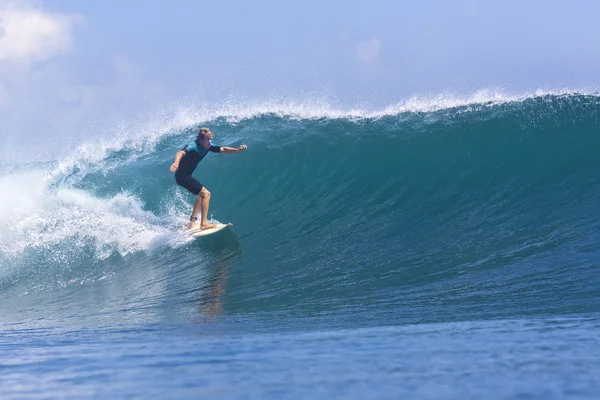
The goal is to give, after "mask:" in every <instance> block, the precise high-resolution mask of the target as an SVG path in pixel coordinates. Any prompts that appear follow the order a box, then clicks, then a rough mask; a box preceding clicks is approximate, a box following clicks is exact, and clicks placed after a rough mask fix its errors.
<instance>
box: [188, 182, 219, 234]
mask: <svg viewBox="0 0 600 400" xmlns="http://www.w3.org/2000/svg"><path fill="white" fill-rule="evenodd" d="M198 200H200V209H201V212H202V218H201V219H200V229H202V230H204V229H210V228H215V227H216V225H215V224H209V223H208V221H207V218H208V206H209V204H210V192H209V191H208V190H206V188H205V187H203V188H202V191H200V193H198ZM198 200H196V204H194V210H193V211H192V216H193V217H195V216H196V215H197V214H198V210H197V209H196V205H197V204H198ZM194 211H196V215H195V214H194Z"/></svg>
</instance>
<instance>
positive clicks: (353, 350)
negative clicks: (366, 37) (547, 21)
mask: <svg viewBox="0 0 600 400" xmlns="http://www.w3.org/2000/svg"><path fill="white" fill-rule="evenodd" d="M599 116H600V97H598V96H597V95H595V94H581V93H563V94H541V95H535V96H529V97H523V98H517V99H497V98H495V99H490V100H481V101H470V102H463V103H460V102H459V103H457V104H439V105H436V104H429V105H428V106H427V107H421V108H419V107H417V106H405V107H390V108H388V109H386V110H385V111H381V112H360V111H349V112H325V111H323V112H318V111H315V112H306V110H298V111H297V112H295V111H293V110H291V111H290V110H288V111H286V112H281V111H279V110H276V109H273V110H269V109H266V110H261V111H260V112H254V113H252V112H250V113H248V112H246V113H244V112H240V113H238V114H236V113H233V114H228V115H225V114H223V115H215V116H211V117H210V118H207V119H205V120H199V121H195V122H193V123H189V124H187V125H186V126H184V127H183V128H181V127H178V128H177V129H174V128H173V129H167V128H164V129H161V130H160V131H158V132H156V131H155V132H150V133H149V134H148V136H147V137H141V138H140V137H139V136H136V137H133V136H131V137H128V136H127V135H125V136H122V137H118V138H114V139H111V140H109V139H104V140H101V139H99V138H96V139H94V138H91V139H90V140H89V142H86V143H84V144H82V145H81V146H80V147H79V148H78V150H77V151H76V152H74V153H73V154H72V155H70V156H68V157H60V158H58V159H56V160H49V161H45V162H22V163H18V164H5V163H0V205H1V210H0V355H1V356H0V398H2V399H46V398H95V399H121V398H122V399H130V398H200V397H204V398H224V399H239V398H243V399H246V398H252V399H254V398H256V399H265V398H267V399H282V398H344V399H366V398H368V399H371V398H373V399H379V398H380V399H388V398H419V399H482V398H485V399H521V398H522V399H563V398H564V399H595V398H598V393H600V378H599V377H600V339H599V335H598V332H599V328H600V318H599V316H600V313H599V312H600V272H599V269H598V268H599V265H600V261H599V260H600V257H599V256H600V243H599V242H600V208H599V206H598V199H599V198H600V156H599V155H598V149H599V148H600V129H599ZM200 126H207V127H209V128H210V129H211V130H212V131H213V133H215V139H214V143H215V144H217V145H228V146H238V145H239V144H242V143H244V144H247V145H248V150H247V151H245V152H243V153H240V154H234V155H223V154H212V153H211V154H209V155H208V156H207V157H206V159H205V160H203V161H202V162H201V164H200V165H199V167H198V169H197V170H196V172H195V175H194V176H195V177H196V178H197V179H198V180H199V181H201V182H202V183H203V184H204V185H205V186H206V187H207V188H208V189H209V190H210V191H211V192H212V200H211V210H210V214H211V215H210V219H212V220H214V221H220V222H225V223H226V222H231V223H233V227H232V229H230V230H227V231H223V232H220V233H218V234H215V235H211V236H209V237H204V238H199V239H192V238H190V237H188V236H185V235H182V234H181V230H182V228H183V226H184V225H185V223H186V221H187V217H188V215H189V213H190V210H191V206H192V204H193V201H194V198H193V196H192V195H190V194H189V193H187V192H186V191H185V190H183V189H182V188H180V187H178V186H177V185H176V184H175V180H174V177H173V174H172V173H171V172H169V166H170V165H171V163H172V160H173V157H174V154H175V152H176V151H177V150H178V149H179V148H181V146H183V145H184V144H185V143H187V142H188V141H189V140H190V139H192V138H193V137H194V136H195V133H196V132H197V130H198V128H199V127H200Z"/></svg>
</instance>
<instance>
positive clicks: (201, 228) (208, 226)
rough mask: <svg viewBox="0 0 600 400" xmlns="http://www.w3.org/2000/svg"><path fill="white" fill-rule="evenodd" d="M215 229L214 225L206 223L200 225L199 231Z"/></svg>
mask: <svg viewBox="0 0 600 400" xmlns="http://www.w3.org/2000/svg"><path fill="white" fill-rule="evenodd" d="M216 227H217V225H215V224H209V223H206V224H203V225H200V230H201V231H203V230H205V229H212V228H216Z"/></svg>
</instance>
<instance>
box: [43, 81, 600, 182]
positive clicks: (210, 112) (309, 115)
mask: <svg viewBox="0 0 600 400" xmlns="http://www.w3.org/2000/svg"><path fill="white" fill-rule="evenodd" d="M572 96H593V97H600V94H599V93H598V92H593V91H587V90H570V89H563V90H536V91H535V92H531V93H524V94H507V93H506V92H504V91H502V90H500V89H488V90H480V91H477V92H475V93H472V94H469V95H464V96H458V95H453V94H439V95H436V96H413V97H410V98H408V99H406V100H404V101H401V102H399V103H397V104H394V105H390V106H388V107H385V108H383V109H380V110H372V111H369V110H367V109H361V108H350V109H342V108H335V107H332V106H331V104H330V103H329V102H327V101H323V100H318V99H316V100H308V101H305V102H298V101H292V100H286V99H271V100H263V101H252V100H244V101H239V100H235V101H228V102H223V103H219V104H215V105H214V106H210V105H203V106H201V107H195V106H193V105H190V104H186V105H180V106H178V107H177V108H176V110H177V111H176V112H175V113H174V114H172V116H167V115H166V114H163V115H161V116H159V117H157V119H156V120H154V121H151V122H147V123H146V124H144V125H143V126H139V127H120V128H119V129H118V132H117V137H113V138H108V139H98V140H95V141H88V142H85V143H83V144H81V145H79V146H78V147H77V148H76V149H75V151H74V152H73V155H71V156H68V157H66V158H63V159H61V160H58V161H57V163H56V166H55V168H54V170H53V172H52V175H53V176H54V177H61V176H65V175H67V174H69V173H70V172H72V171H74V170H81V169H90V168H93V170H94V171H98V170H108V169H110V168H111V166H109V165H107V163H106V159H107V158H108V157H109V155H110V154H114V153H117V152H122V151H125V152H129V154H128V155H127V157H128V158H127V160H126V161H125V162H134V161H135V160H136V159H138V158H139V157H142V156H144V155H148V154H150V153H152V152H153V151H155V150H156V146H157V145H158V143H160V142H161V141H162V140H164V139H166V138H168V137H177V136H179V135H181V133H182V131H186V130H189V129H193V128H194V127H197V126H198V125H200V124H207V123H210V122H214V121H218V120H220V119H221V120H224V121H225V122H227V123H229V124H236V123H240V122H243V121H245V120H250V119H254V118H260V117H261V116H266V115H269V116H276V117H279V118H289V119H292V120H318V119H347V120H350V121H359V120H364V119H380V118H384V117H390V116H396V115H399V114H403V113H431V112H438V111H443V110H450V109H455V108H461V107H469V110H471V111H475V110H477V109H481V108H486V107H494V106H498V105H502V104H509V103H519V102H523V101H526V100H531V99H541V98H545V97H551V98H553V99H556V98H565V97H572Z"/></svg>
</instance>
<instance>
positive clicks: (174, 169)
mask: <svg viewBox="0 0 600 400" xmlns="http://www.w3.org/2000/svg"><path fill="white" fill-rule="evenodd" d="M177 169H179V164H177V163H173V164H172V165H171V172H175V171H177Z"/></svg>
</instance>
